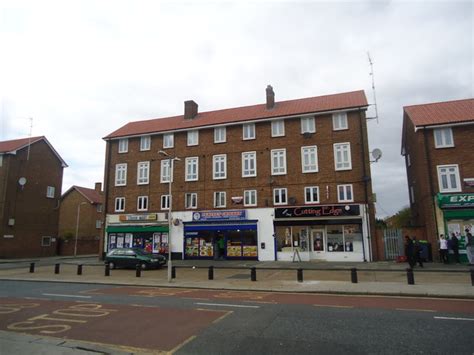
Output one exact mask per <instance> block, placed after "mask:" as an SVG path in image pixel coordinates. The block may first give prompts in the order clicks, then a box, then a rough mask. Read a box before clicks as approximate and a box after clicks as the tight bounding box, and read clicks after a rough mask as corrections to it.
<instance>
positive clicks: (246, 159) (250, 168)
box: [242, 152, 257, 177]
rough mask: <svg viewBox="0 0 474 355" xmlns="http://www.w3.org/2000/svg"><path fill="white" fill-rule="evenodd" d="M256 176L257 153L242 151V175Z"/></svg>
mask: <svg viewBox="0 0 474 355" xmlns="http://www.w3.org/2000/svg"><path fill="white" fill-rule="evenodd" d="M254 176H257V153H256V152H244V153H242V177H254Z"/></svg>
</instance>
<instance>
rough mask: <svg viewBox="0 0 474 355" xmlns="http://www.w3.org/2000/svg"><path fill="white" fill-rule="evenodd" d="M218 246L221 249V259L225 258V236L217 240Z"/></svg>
mask: <svg viewBox="0 0 474 355" xmlns="http://www.w3.org/2000/svg"><path fill="white" fill-rule="evenodd" d="M217 248H218V249H219V259H224V254H225V241H224V237H220V238H219V239H218V240H217Z"/></svg>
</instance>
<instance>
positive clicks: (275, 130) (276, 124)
mask: <svg viewBox="0 0 474 355" xmlns="http://www.w3.org/2000/svg"><path fill="white" fill-rule="evenodd" d="M284 136H285V120H276V121H272V137H284Z"/></svg>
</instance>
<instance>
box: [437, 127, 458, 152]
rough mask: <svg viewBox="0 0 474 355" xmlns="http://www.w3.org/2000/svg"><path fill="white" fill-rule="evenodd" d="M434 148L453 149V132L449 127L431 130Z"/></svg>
mask: <svg viewBox="0 0 474 355" xmlns="http://www.w3.org/2000/svg"><path fill="white" fill-rule="evenodd" d="M433 136H434V141H435V148H437V149H440V148H451V147H454V138H453V130H452V129H451V127H444V128H435V129H433Z"/></svg>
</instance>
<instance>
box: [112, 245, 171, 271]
mask: <svg viewBox="0 0 474 355" xmlns="http://www.w3.org/2000/svg"><path fill="white" fill-rule="evenodd" d="M105 263H106V264H107V263H108V264H109V267H110V268H111V269H115V268H117V267H124V268H136V267H137V264H138V265H140V267H141V268H142V269H143V270H145V269H153V268H160V267H162V266H163V265H165V264H166V258H165V257H164V256H163V255H159V254H152V253H149V252H147V251H145V250H143V249H138V248H120V249H112V250H111V251H109V252H108V253H107V255H106V257H105Z"/></svg>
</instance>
